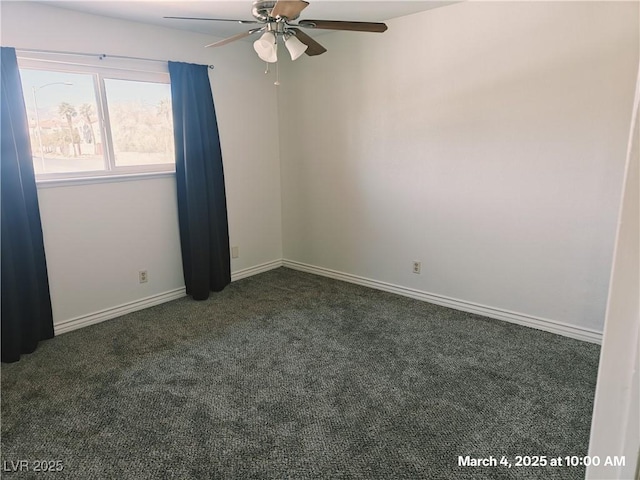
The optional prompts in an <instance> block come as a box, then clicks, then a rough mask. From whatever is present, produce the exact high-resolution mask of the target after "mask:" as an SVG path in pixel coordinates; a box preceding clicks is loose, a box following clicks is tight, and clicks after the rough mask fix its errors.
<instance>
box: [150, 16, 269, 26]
mask: <svg viewBox="0 0 640 480" xmlns="http://www.w3.org/2000/svg"><path fill="white" fill-rule="evenodd" d="M162 18H171V19H174V20H207V21H210V22H235V23H242V24H247V23H261V22H256V21H255V20H231V19H229V18H199V17H162Z"/></svg>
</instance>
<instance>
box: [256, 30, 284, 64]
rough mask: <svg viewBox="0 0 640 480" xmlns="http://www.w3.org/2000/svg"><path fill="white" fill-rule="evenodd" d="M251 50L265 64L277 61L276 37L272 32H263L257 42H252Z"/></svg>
mask: <svg viewBox="0 0 640 480" xmlns="http://www.w3.org/2000/svg"><path fill="white" fill-rule="evenodd" d="M253 49H254V50H255V51H256V53H257V54H258V56H259V57H260V58H261V59H262V60H263V61H265V62H267V63H276V62H277V61H278V53H277V44H276V36H275V34H274V33H273V32H264V33H263V34H262V36H261V37H260V38H259V39H258V40H256V41H255V42H253Z"/></svg>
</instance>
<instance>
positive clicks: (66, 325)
mask: <svg viewBox="0 0 640 480" xmlns="http://www.w3.org/2000/svg"><path fill="white" fill-rule="evenodd" d="M281 266H282V259H279V260H274V261H272V262H267V263H263V264H262V265H256V266H255V267H250V268H245V269H243V270H239V271H237V272H233V273H232V274H231V281H232V282H235V281H236V280H240V279H242V278H246V277H250V276H252V275H257V274H258V273H263V272H267V271H269V270H273V269H274V268H278V267H281ZM185 295H186V292H185V288H184V287H182V288H178V289H175V290H171V291H169V292H165V293H160V294H158V295H153V296H151V297H146V298H142V299H140V300H135V301H133V302H129V303H125V304H123V305H118V306H117V307H112V308H107V309H105V310H100V311H99V312H94V313H89V314H87V315H81V316H79V317H76V318H72V319H70V320H64V321H62V322H59V323H56V324H54V325H53V329H54V332H55V334H56V335H60V334H61V333H67V332H71V331H72V330H77V329H78V328H82V327H87V326H89V325H94V324H96V323H100V322H104V321H105V320H111V319H113V318H116V317H120V316H122V315H126V314H127V313H133V312H137V311H138V310H143V309H145V308H149V307H153V306H155V305H160V304H161V303H165V302H170V301H171V300H176V299H178V298H182V297H184V296H185Z"/></svg>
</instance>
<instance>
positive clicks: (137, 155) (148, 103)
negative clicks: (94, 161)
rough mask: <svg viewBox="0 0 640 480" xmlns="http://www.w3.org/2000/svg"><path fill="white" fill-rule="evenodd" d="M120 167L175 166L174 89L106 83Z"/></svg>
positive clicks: (122, 82) (116, 154)
mask: <svg viewBox="0 0 640 480" xmlns="http://www.w3.org/2000/svg"><path fill="white" fill-rule="evenodd" d="M104 84H105V89H106V93H107V105H108V108H109V123H110V124H111V137H112V140H113V150H114V154H115V164H116V166H117V167H124V166H131V165H153V164H173V163H175V159H174V158H175V154H174V150H173V121H172V116H171V86H170V85H169V84H165V83H150V82H137V81H131V80H115V79H105V81H104Z"/></svg>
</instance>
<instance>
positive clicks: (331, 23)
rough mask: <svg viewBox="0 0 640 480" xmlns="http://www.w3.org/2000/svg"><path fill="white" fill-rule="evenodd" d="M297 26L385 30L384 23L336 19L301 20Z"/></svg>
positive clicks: (380, 31)
mask: <svg viewBox="0 0 640 480" xmlns="http://www.w3.org/2000/svg"><path fill="white" fill-rule="evenodd" d="M297 26H298V27H304V28H321V29H325V30H350V31H353V32H373V33H382V32H385V31H386V30H387V26H386V25H385V24H384V23H373V22H341V21H337V20H301V21H299V22H298V25H297Z"/></svg>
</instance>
